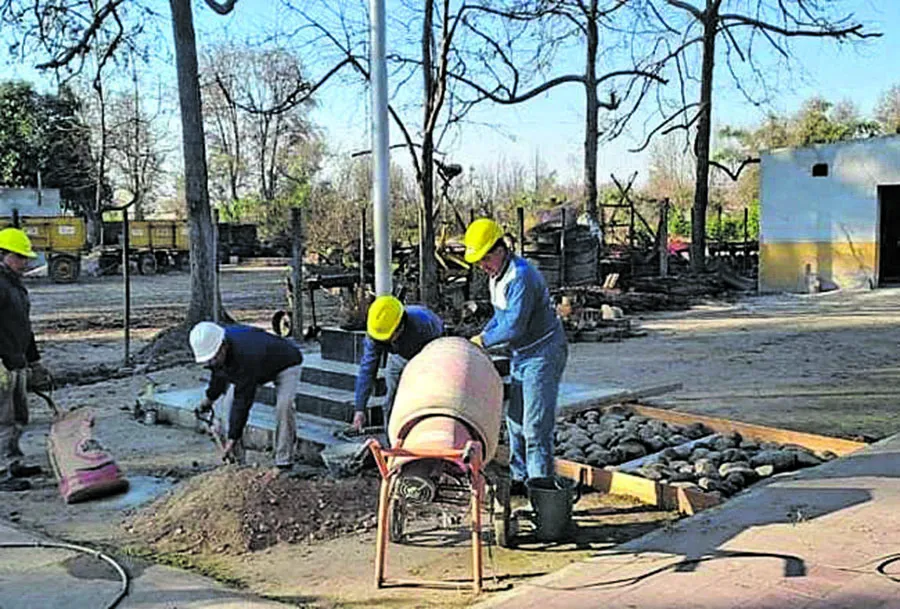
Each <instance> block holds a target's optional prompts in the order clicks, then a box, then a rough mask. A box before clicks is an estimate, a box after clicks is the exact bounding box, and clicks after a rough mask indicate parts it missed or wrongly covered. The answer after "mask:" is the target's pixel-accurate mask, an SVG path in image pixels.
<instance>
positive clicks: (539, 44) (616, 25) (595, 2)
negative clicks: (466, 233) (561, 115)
mask: <svg viewBox="0 0 900 609" xmlns="http://www.w3.org/2000/svg"><path fill="white" fill-rule="evenodd" d="M628 1H629V0H609V1H608V2H605V3H603V4H601V2H600V0H556V1H553V2H548V1H547V0H518V1H516V2H512V3H511V5H512V6H511V7H510V8H498V7H497V6H494V5H490V4H488V5H483V6H475V7H472V9H471V10H472V12H473V13H474V14H475V15H476V17H475V18H472V19H469V20H467V21H466V25H467V27H469V28H470V29H471V30H472V31H473V32H474V33H475V35H476V36H477V37H478V38H479V39H480V40H481V42H482V44H483V47H482V48H481V49H479V50H478V51H477V53H476V57H477V58H478V59H480V61H481V62H482V63H483V64H485V65H484V68H485V69H483V70H481V71H480V72H481V74H483V75H485V76H488V77H490V78H492V79H493V82H492V83H490V84H488V83H487V81H479V79H477V78H476V77H474V76H472V75H470V74H469V73H459V74H457V73H454V74H451V77H452V78H454V79H457V80H459V81H461V82H463V83H465V84H467V85H468V86H470V87H472V88H473V89H474V90H475V91H476V92H477V96H478V97H477V98H476V100H475V101H480V100H482V99H489V100H491V101H493V102H495V103H498V104H504V105H511V104H520V103H524V102H527V101H529V100H531V99H534V98H535V97H537V96H538V95H541V94H543V93H546V92H548V91H550V90H552V89H555V88H557V87H560V86H564V85H569V84H575V85H578V86H580V87H582V88H583V90H584V95H585V112H584V156H583V164H582V168H583V180H584V184H583V199H584V205H585V211H586V212H587V213H588V215H589V216H590V217H591V218H594V219H596V218H597V216H598V209H597V192H598V190H597V152H598V145H599V142H600V141H603V140H605V141H609V140H612V139H614V138H616V137H618V136H619V135H621V133H622V132H623V131H624V129H625V127H626V126H627V125H628V123H629V121H630V120H631V118H632V117H633V116H634V115H635V113H636V111H637V109H638V108H639V106H640V104H641V102H642V101H643V100H644V98H645V97H646V96H647V95H648V93H649V92H650V91H651V89H652V87H653V86H654V85H656V84H665V82H666V80H665V79H664V78H663V77H662V76H661V75H660V73H661V70H662V68H663V66H664V65H665V60H664V59H660V58H658V57H656V55H658V54H659V48H658V45H657V44H655V43H653V42H652V41H650V43H648V44H638V43H637V42H636V41H635V36H636V35H637V32H636V30H635V28H634V26H633V25H632V24H631V23H629V22H627V21H628V20H629V17H630V15H629V14H626V13H625V12H624V11H623V10H622V9H623V7H625V6H626V5H627V4H628ZM485 17H487V20H485ZM491 18H496V19H499V20H500V27H499V28H498V27H497V24H496V23H494V22H493V21H492V19H491ZM498 30H499V31H502V32H503V34H502V35H498V34H497V32H498ZM604 36H606V37H607V39H604V38H603V37H604ZM566 43H575V44H577V45H582V44H583V47H584V48H583V50H584V68H583V70H582V71H581V72H579V73H570V74H561V75H548V76H547V77H546V79H544V80H543V81H542V82H539V84H536V85H533V86H530V85H529V84H528V83H529V82H530V81H532V80H533V79H534V77H536V76H541V74H542V73H543V72H545V71H546V70H547V68H548V67H549V66H551V65H552V64H553V61H552V59H553V57H554V56H555V54H556V52H557V51H558V50H559V48H560V47H561V46H563V45H565V44H566ZM522 49H524V57H523V56H522V55H523V53H522ZM614 51H616V52H614ZM604 61H605V62H606V63H609V64H614V65H607V66H606V68H605V71H604V70H603V69H601V65H602V63H603V62H604ZM601 110H603V111H605V112H606V113H607V117H606V120H605V121H602V122H601V120H600V111H601Z"/></svg>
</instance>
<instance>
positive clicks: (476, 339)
mask: <svg viewBox="0 0 900 609" xmlns="http://www.w3.org/2000/svg"><path fill="white" fill-rule="evenodd" d="M469 340H470V341H472V343H473V344H474V345H475V346H476V347H478V348H480V349H484V336H482V335H481V334H476V335H475V336H473V337H472V338H470V339H469Z"/></svg>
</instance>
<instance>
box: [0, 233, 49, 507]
mask: <svg viewBox="0 0 900 609" xmlns="http://www.w3.org/2000/svg"><path fill="white" fill-rule="evenodd" d="M36 257H37V255H36V254H35V253H34V250H33V249H32V247H31V240H30V239H29V238H28V235H26V234H25V233H24V232H23V231H21V230H19V229H18V228H5V229H3V230H0V467H2V472H3V477H2V478H0V491H20V490H26V489H28V488H31V484H30V483H29V482H28V480H25V479H24V478H26V477H27V476H30V475H34V474H37V473H40V471H41V469H40V467H37V466H27V465H24V464H23V463H22V461H21V459H22V458H23V457H24V456H25V455H24V454H23V453H22V450H21V448H20V447H19V436H20V435H21V434H22V427H23V426H24V425H26V424H27V423H28V399H27V396H26V391H27V390H28V387H29V386H31V387H34V386H35V382H36V380H38V379H41V380H42V382H43V379H46V378H47V372H46V369H44V367H43V366H42V365H41V364H40V362H39V360H40V354H39V353H38V350H37V345H36V343H35V341H34V332H32V330H31V319H30V317H29V316H30V312H31V303H30V301H29V297H28V290H27V289H26V288H25V284H24V283H23V282H22V275H23V274H24V273H25V271H26V270H27V268H28V264H29V262H30V261H31V260H33V259H34V258H36Z"/></svg>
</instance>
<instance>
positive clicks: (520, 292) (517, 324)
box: [482, 278, 534, 347]
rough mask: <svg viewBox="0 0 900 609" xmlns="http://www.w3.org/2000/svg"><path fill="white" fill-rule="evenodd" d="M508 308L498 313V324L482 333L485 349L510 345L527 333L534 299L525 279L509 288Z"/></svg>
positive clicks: (496, 316) (496, 317)
mask: <svg viewBox="0 0 900 609" xmlns="http://www.w3.org/2000/svg"><path fill="white" fill-rule="evenodd" d="M507 289H508V290H509V292H508V294H507V303H508V304H507V308H506V310H505V311H497V312H496V313H495V315H494V318H495V319H496V320H497V324H496V325H495V326H493V327H491V328H490V329H487V328H485V331H484V332H482V340H483V342H484V346H485V347H492V346H494V345H499V344H502V343H508V342H510V341H512V340H514V339H516V338H518V337H520V336H522V334H523V333H524V332H525V328H527V327H528V320H529V319H530V318H531V312H532V309H533V308H534V302H533V301H534V299H533V297H532V295H531V293H530V291H529V290H527V289H526V285H525V281H524V278H523V279H522V280H521V281H515V282H513V283H511V284H509V287H508V288H507ZM488 326H490V324H488Z"/></svg>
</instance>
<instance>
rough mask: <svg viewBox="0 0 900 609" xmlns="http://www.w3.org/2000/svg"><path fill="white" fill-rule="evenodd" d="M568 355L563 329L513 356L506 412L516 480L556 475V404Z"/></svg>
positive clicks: (559, 328) (510, 461)
mask: <svg viewBox="0 0 900 609" xmlns="http://www.w3.org/2000/svg"><path fill="white" fill-rule="evenodd" d="M568 356H569V345H568V343H567V342H566V333H565V332H564V331H563V329H562V327H561V326H560V327H558V329H557V331H556V332H555V333H554V334H553V336H551V337H550V338H548V339H547V341H546V342H545V343H544V344H542V345H540V346H538V347H537V348H536V349H535V350H534V351H532V352H529V353H528V354H527V355H522V354H518V353H517V354H514V355H513V359H512V370H511V374H510V376H511V381H512V382H511V385H510V395H509V408H508V410H507V412H506V431H507V434H508V436H509V471H510V475H511V476H512V479H513V480H523V481H524V480H526V479H528V478H544V477H547V476H552V475H553V473H554V467H553V430H554V427H555V426H556V403H557V400H558V398H559V381H560V379H561V378H562V374H563V370H564V369H565V367H566V359H568Z"/></svg>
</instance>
